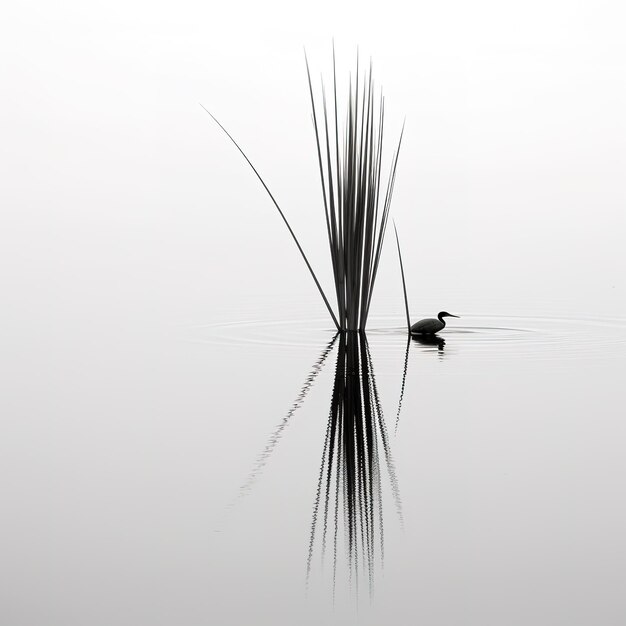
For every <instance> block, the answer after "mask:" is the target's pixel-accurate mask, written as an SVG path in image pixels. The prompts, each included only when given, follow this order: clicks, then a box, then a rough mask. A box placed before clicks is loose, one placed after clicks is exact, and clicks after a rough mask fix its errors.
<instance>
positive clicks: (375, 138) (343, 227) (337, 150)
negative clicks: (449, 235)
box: [200, 47, 404, 331]
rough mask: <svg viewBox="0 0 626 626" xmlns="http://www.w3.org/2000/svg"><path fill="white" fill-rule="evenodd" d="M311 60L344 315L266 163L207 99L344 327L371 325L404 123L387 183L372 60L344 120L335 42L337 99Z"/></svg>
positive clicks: (352, 81)
mask: <svg viewBox="0 0 626 626" xmlns="http://www.w3.org/2000/svg"><path fill="white" fill-rule="evenodd" d="M305 64H306V71H307V78H308V85H309V92H310V97H311V109H312V116H313V126H314V130H315V140H316V146H317V157H318V159H317V160H318V165H319V172H320V179H321V186H322V196H323V204H324V214H325V220H326V230H327V235H328V244H329V249H330V257H331V263H332V270H333V279H334V283H335V296H336V300H337V315H335V312H334V311H333V308H332V307H331V305H330V302H329V300H328V298H327V297H326V294H325V292H324V290H323V288H322V286H321V284H320V281H319V280H318V278H317V275H316V274H315V271H314V270H313V268H312V266H311V263H310V262H309V259H308V258H307V256H306V254H305V252H304V250H303V248H302V245H301V244H300V241H299V240H298V238H297V236H296V234H295V232H294V230H293V228H292V227H291V225H290V224H289V221H288V220H287V217H286V215H285V212H284V211H283V209H282V208H281V207H280V206H279V204H278V202H277V201H276V198H275V196H274V195H273V194H272V192H271V191H270V189H269V187H268V185H267V183H266V182H265V180H264V179H263V178H262V176H261V174H260V173H259V171H258V169H257V168H256V167H255V166H254V165H253V164H252V161H251V160H250V159H249V158H248V156H247V155H246V153H245V152H244V151H243V149H242V148H241V146H240V145H239V144H238V143H237V141H236V140H235V139H234V138H233V136H232V135H231V134H230V133H229V132H228V131H227V130H226V128H225V127H224V126H223V125H222V124H221V123H220V122H219V121H218V120H217V118H216V117H215V116H214V115H213V114H212V113H211V112H210V111H208V110H207V109H206V108H205V107H204V106H202V105H200V106H202V108H203V109H204V110H205V111H206V112H207V113H208V114H209V115H210V116H211V117H212V118H213V120H214V121H215V122H216V123H217V124H218V126H219V127H220V128H221V129H222V130H223V131H224V133H225V134H226V135H227V136H228V138H229V139H230V140H231V141H232V142H233V144H234V145H235V146H236V148H237V149H238V150H239V152H240V153H241V154H242V155H243V157H244V159H245V160H246V162H247V163H248V165H249V166H250V167H251V168H252V170H253V171H254V173H255V174H256V176H257V178H258V179H259V181H260V182H261V184H262V185H263V187H264V189H265V191H266V192H267V194H268V195H269V197H270V198H271V200H272V202H273V204H274V206H275V207H276V209H277V210H278V212H279V214H280V216H281V218H282V220H283V222H284V223H285V226H286V227H287V229H288V230H289V233H290V235H291V237H292V239H293V240H294V242H295V244H296V246H297V248H298V251H299V252H300V255H301V256H302V258H303V260H304V262H305V263H306V266H307V268H308V270H309V273H310V274H311V276H312V278H313V280H314V281H315V285H316V287H317V289H318V291H319V293H320V295H321V297H322V299H323V301H324V304H325V305H326V308H327V309H328V312H329V313H330V316H331V317H332V319H333V322H334V324H335V326H336V328H337V330H341V331H345V330H349V331H355V330H365V326H366V324H367V318H368V315H369V310H370V305H371V302H372V294H373V291H374V285H375V282H376V275H377V272H378V266H379V263H380V257H381V252H382V249H383V242H384V239H385V232H386V229H387V222H388V219H389V211H390V209H391V198H392V196H393V189H394V185H395V180H396V170H397V165H398V156H399V154H400V146H401V144H402V136H403V134H404V125H403V126H402V131H401V132H400V137H399V139H398V142H397V145H396V148H395V150H394V152H393V155H392V158H391V164H390V167H389V172H388V175H387V182H386V184H384V177H383V175H382V170H383V137H384V127H385V125H384V122H385V100H384V97H383V95H382V90H380V91H378V92H377V90H376V88H375V85H374V79H373V72H372V63H371V61H370V64H369V67H368V68H367V69H366V70H365V71H364V72H363V71H362V70H361V69H360V67H359V58H358V54H357V60H356V71H355V73H354V75H352V74H350V76H349V81H348V92H347V97H346V98H345V100H346V110H345V114H344V121H343V123H340V121H339V100H340V98H339V95H338V92H337V66H336V59H335V50H334V47H333V75H332V95H331V97H330V106H329V99H328V98H327V96H326V87H325V84H324V81H323V80H322V81H321V95H320V94H318V95H317V96H316V94H315V90H314V88H313V81H312V79H311V72H310V68H309V62H308V59H307V57H306V53H305Z"/></svg>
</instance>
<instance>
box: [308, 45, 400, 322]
mask: <svg viewBox="0 0 626 626" xmlns="http://www.w3.org/2000/svg"><path fill="white" fill-rule="evenodd" d="M306 66H307V77H308V81H309V91H310V96H311V108H312V112H313V125H314V128H315V138H316V144H317V156H318V164H319V171H320V178H321V184H322V194H323V199H324V212H325V217H326V229H327V234H328V244H329V248H330V256H331V261H332V268H333V278H334V282H335V293H336V298H337V310H338V316H337V317H338V319H339V328H340V330H364V329H365V326H366V324H367V317H368V314H369V310H370V305H371V302H372V293H373V291H374V284H375V282H376V274H377V271H378V265H379V262H380V255H381V251H382V247H383V241H384V238H385V232H386V229H387V222H388V219H389V210H390V208H391V198H392V195H393V189H394V184H395V180H396V169H397V164H398V155H399V153H400V146H401V143H402V134H403V132H401V133H400V138H399V140H398V143H397V146H396V148H395V151H394V153H393V157H392V159H391V166H390V168H389V172H388V175H387V181H386V184H384V178H383V176H382V169H383V136H384V128H385V125H384V122H385V100H384V97H383V94H382V90H380V91H379V92H378V93H377V90H376V89H375V86H374V80H373V74H372V64H371V62H370V64H369V67H368V68H367V69H366V71H365V72H363V73H361V71H360V69H359V60H358V56H357V62H356V73H355V76H354V77H353V76H352V75H350V78H349V83H348V94H347V98H346V110H345V112H344V114H343V123H341V122H340V115H339V110H338V109H339V106H338V100H339V98H338V94H337V70H336V62H335V54H334V51H333V81H332V95H331V96H330V98H329V99H328V98H327V96H326V87H325V84H324V81H323V80H322V82H321V95H318V97H317V98H316V95H315V92H314V89H313V83H312V80H311V72H310V69H309V64H308V61H307V63H306ZM361 74H362V75H361ZM329 100H330V104H329ZM403 130H404V128H403Z"/></svg>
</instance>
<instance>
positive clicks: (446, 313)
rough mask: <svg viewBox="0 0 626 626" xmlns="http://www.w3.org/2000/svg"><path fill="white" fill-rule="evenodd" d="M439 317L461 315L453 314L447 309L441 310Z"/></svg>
mask: <svg viewBox="0 0 626 626" xmlns="http://www.w3.org/2000/svg"><path fill="white" fill-rule="evenodd" d="M437 317H439V319H441V318H442V317H460V315H452V313H448V312H447V311H441V313H439V315H438V316H437Z"/></svg>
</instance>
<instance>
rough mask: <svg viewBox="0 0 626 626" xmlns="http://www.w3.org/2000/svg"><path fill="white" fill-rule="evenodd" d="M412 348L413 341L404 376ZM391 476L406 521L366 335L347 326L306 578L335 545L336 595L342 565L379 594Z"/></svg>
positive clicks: (342, 335) (340, 346) (358, 582)
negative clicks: (317, 558)
mask: <svg viewBox="0 0 626 626" xmlns="http://www.w3.org/2000/svg"><path fill="white" fill-rule="evenodd" d="M408 348H409V344H407V353H406V358H405V374H406V364H407V358H408ZM404 379H405V377H403V389H404ZM400 406H401V400H400ZM400 406H399V408H398V415H399V411H400ZM381 460H382V462H381ZM385 475H386V478H385ZM385 482H388V484H389V487H390V491H391V494H392V498H393V500H394V502H395V508H396V513H397V515H398V518H399V521H400V524H402V505H401V500H400V493H399V489H398V480H397V477H396V472H395V467H394V463H393V457H392V455H391V449H390V445H389V436H388V433H387V427H386V424H385V419H384V416H383V410H382V407H381V403H380V398H379V394H378V388H377V386H376V378H375V375H374V368H373V363H372V358H371V354H370V350H369V345H368V342H367V337H366V335H365V333H364V332H362V331H360V332H342V333H339V342H338V349H337V364H336V368H335V378H334V385H333V391H332V397H331V404H330V411H329V415H328V421H327V425H326V436H325V439H324V447H323V452H322V461H321V466H320V471H319V478H318V483H317V490H316V496H315V503H314V507H313V519H312V523H311V534H310V540H309V552H308V558H307V567H306V578H307V584H308V582H309V578H310V576H311V572H312V567H313V561H314V555H315V554H316V551H319V552H320V554H321V562H322V566H323V564H324V557H325V555H326V552H327V551H330V550H332V580H333V583H332V584H333V593H334V590H335V587H336V583H337V575H338V571H340V568H341V569H346V570H347V574H348V577H349V582H350V584H351V586H352V587H354V589H355V591H356V592H357V593H358V590H359V587H360V586H362V585H363V584H365V585H367V587H368V589H369V591H370V594H371V593H372V592H373V585H374V576H375V572H376V570H377V569H378V567H379V566H382V563H383V559H384V553H385V542H384V533H383V529H384V516H383V487H384V483H385ZM340 531H341V532H340ZM329 546H330V547H329ZM340 547H342V548H343V550H341V549H340ZM342 552H343V554H344V557H345V558H343V559H342V558H341V557H340V554H341V553H342ZM342 561H343V563H342Z"/></svg>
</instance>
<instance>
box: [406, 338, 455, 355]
mask: <svg viewBox="0 0 626 626" xmlns="http://www.w3.org/2000/svg"><path fill="white" fill-rule="evenodd" d="M411 340H412V341H415V343H419V344H421V345H423V346H437V350H438V351H439V352H443V348H444V346H445V345H446V340H445V339H444V338H443V337H439V335H411Z"/></svg>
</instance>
